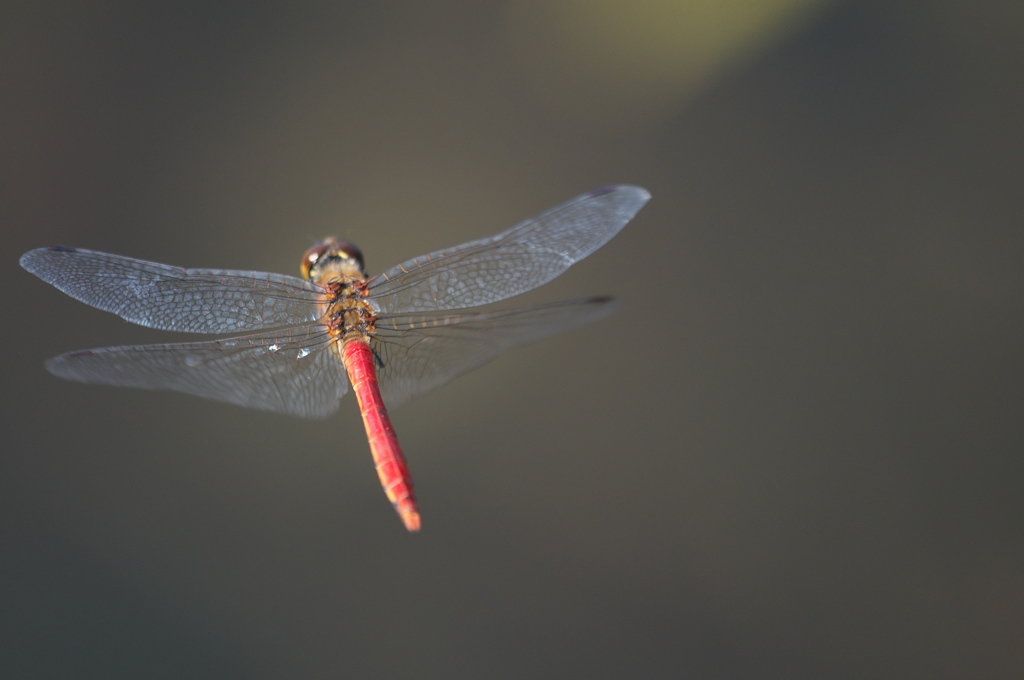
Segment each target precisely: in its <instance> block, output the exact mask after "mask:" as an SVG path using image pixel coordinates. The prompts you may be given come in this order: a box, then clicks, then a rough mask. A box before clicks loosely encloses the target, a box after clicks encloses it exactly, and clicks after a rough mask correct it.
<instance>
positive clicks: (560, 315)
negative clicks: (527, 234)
mask: <svg viewBox="0 0 1024 680" xmlns="http://www.w3.org/2000/svg"><path fill="white" fill-rule="evenodd" d="M614 309H615V303H614V301H613V300H612V299H611V298H588V299H585V300H567V301H564V302H553V303H549V304H544V305H537V306H533V307H523V308H519V309H509V310H503V311H498V312H484V313H471V314H454V315H449V316H440V315H437V314H408V315H402V316H392V317H382V318H379V319H378V320H377V330H376V331H375V333H374V336H375V338H376V339H377V343H376V344H375V345H374V351H375V352H376V353H377V358H378V361H379V362H380V363H381V364H382V366H381V369H380V371H379V373H378V380H379V381H380V389H381V394H382V396H383V397H384V402H385V403H386V404H387V405H388V406H398V405H399V404H402V403H404V402H405V401H407V400H409V399H411V398H412V397H415V396H417V395H419V394H423V393H424V392H427V391H428V390H432V389H434V388H435V387H440V386H441V385H444V384H445V383H447V382H449V381H450V380H452V379H454V378H457V377H458V376H460V375H462V374H464V373H467V372H469V371H471V370H473V369H474V368H477V367H479V366H482V365H484V364H486V363H487V362H488V361H490V360H492V359H494V358H495V357H496V356H498V355H499V354H500V353H502V352H504V351H505V350H507V349H511V348H513V347H521V346H523V345H528V344H530V343H533V342H537V341H538V340H542V339H543V338H546V337H548V336H550V335H554V334H556V333H561V332H562V331H566V330H569V329H571V328H575V327H577V326H582V325H584V324H588V323H592V322H594V321H597V320H598V319H602V318H604V317H605V316H607V315H608V314H610V313H611V312H612V311H614Z"/></svg>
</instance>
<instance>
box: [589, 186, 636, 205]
mask: <svg viewBox="0 0 1024 680" xmlns="http://www.w3.org/2000/svg"><path fill="white" fill-rule="evenodd" d="M616 191H626V192H630V193H633V194H636V197H637V198H638V199H640V200H641V201H643V202H644V203H646V202H647V201H649V200H650V198H651V192H649V191H648V190H647V189H644V188H643V187H638V186H633V185H632V184H610V185H608V186H606V187H600V188H598V189H594V190H593V191H590V192H588V193H587V195H588V196H603V195H605V194H611V193H615V192H616Z"/></svg>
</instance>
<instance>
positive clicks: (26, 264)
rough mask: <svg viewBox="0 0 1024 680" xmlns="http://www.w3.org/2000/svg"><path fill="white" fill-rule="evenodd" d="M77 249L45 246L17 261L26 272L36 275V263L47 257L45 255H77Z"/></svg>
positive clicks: (31, 251) (29, 252)
mask: <svg viewBox="0 0 1024 680" xmlns="http://www.w3.org/2000/svg"><path fill="white" fill-rule="evenodd" d="M77 252H78V249H77V248H70V247H68V246H47V247H46V248H36V249H35V250H30V251H28V252H27V253H25V254H24V255H22V256H21V257H20V258H19V259H18V264H20V265H21V266H22V268H23V269H25V270H26V271H30V272H32V273H33V274H35V273H36V267H37V263H38V262H39V261H40V260H41V259H44V258H46V257H47V253H77Z"/></svg>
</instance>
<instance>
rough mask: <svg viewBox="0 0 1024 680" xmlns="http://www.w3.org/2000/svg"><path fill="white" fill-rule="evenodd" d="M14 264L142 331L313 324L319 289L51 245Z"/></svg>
mask: <svg viewBox="0 0 1024 680" xmlns="http://www.w3.org/2000/svg"><path fill="white" fill-rule="evenodd" d="M21 266H22V267H24V268H25V269H27V270H28V271H30V272H32V273H33V274H35V275H36V276H38V277H39V278H41V279H42V280H43V281H46V282H47V283H49V284H52V285H53V286H55V287H57V288H58V289H60V290H61V291H63V292H65V293H67V294H68V295H70V296H71V297H73V298H75V299H76V300H80V301H82V302H84V303H86V304H87V305H92V306H93V307H97V308H99V309H102V310H104V311H107V312H113V313H115V314H117V315H118V316H120V317H121V318H122V319H125V320H127V321H131V322H132V323H137V324H140V325H142V326H148V327H149V328H159V329H162V330H169V331H184V332H190V333H237V332H239V331H255V330H262V329H265V328H276V327H282V326H295V325H299V324H304V323H309V322H311V321H315V320H316V319H317V318H318V315H319V311H318V305H317V303H318V302H319V301H320V300H321V299H322V294H323V289H322V288H321V287H320V286H318V285H316V284H314V283H309V282H306V281H303V280H302V279H299V278H296V277H294V276H285V275H283V274H269V273H265V272H246V271H232V270H228V269H182V268H180V267H171V266H169V265H165V264H157V263H155V262H146V261H144V260H136V259H134V258H130V257H122V256H120V255H110V254H108V253H98V252H95V251H92V250H81V249H76V248H66V247H63V246H55V247H52V248H38V249H36V250H32V251H29V252H27V253H25V254H24V255H22V257H21Z"/></svg>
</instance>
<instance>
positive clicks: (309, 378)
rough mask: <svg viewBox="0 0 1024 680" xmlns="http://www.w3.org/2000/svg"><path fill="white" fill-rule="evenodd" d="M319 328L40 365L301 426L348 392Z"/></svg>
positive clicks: (89, 353)
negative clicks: (280, 416) (268, 414)
mask: <svg viewBox="0 0 1024 680" xmlns="http://www.w3.org/2000/svg"><path fill="white" fill-rule="evenodd" d="M329 341H330V336H329V335H328V333H327V330H326V328H324V327H323V326H318V325H314V326H307V327H304V328H295V329H285V330H282V331H277V332H271V333H261V334H257V335H249V336H242V337H235V338H225V339H223V340H213V341H209V342H185V343H173V344H162V345H133V346H124V347H102V348H99V349H91V350H82V351H78V352H70V353H68V354H62V355H61V356H58V357H54V358H52V359H50V360H49V361H47V362H46V368H47V369H48V370H49V371H50V372H51V373H53V374H54V375H56V376H59V377H61V378H67V379H69V380H77V381H79V382H85V383H98V384H103V385H116V386H120V387H137V388H143V389H166V390H175V391H177V392H185V393H186V394H194V395H196V396H199V397H205V398H207V399H215V400H217V401H226V402H228V403H231V404H237V405H238V406H245V407H248V408H257V409H262V410H264V411H273V412H274V413H284V414H289V415H293V416H299V417H300V418H326V417H327V416H329V415H331V414H332V413H334V412H335V411H337V409H338V400H339V399H341V397H342V396H343V395H344V394H345V392H346V391H347V390H348V380H347V378H346V376H345V370H344V368H343V367H342V364H341V362H340V361H339V360H338V359H337V357H336V356H335V354H334V352H332V351H331V350H330V344H329Z"/></svg>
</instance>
